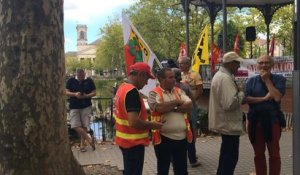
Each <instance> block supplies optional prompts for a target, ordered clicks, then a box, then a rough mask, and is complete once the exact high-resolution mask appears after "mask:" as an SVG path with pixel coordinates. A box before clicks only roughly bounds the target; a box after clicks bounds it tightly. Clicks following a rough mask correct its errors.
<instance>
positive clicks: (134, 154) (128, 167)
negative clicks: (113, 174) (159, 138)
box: [120, 145, 145, 175]
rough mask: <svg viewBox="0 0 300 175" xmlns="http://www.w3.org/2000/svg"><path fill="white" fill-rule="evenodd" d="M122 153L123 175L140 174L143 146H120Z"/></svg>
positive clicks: (143, 152) (142, 162)
mask: <svg viewBox="0 0 300 175" xmlns="http://www.w3.org/2000/svg"><path fill="white" fill-rule="evenodd" d="M120 149H121V151H122V154H123V163H124V171H123V175H142V174H143V166H144V155H145V146H144V145H138V146H135V147H132V148H121V147H120Z"/></svg>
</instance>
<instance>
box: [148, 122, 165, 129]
mask: <svg viewBox="0 0 300 175" xmlns="http://www.w3.org/2000/svg"><path fill="white" fill-rule="evenodd" d="M163 123H164V122H163ZM163 123H161V122H151V125H150V129H161V127H162V126H163Z"/></svg>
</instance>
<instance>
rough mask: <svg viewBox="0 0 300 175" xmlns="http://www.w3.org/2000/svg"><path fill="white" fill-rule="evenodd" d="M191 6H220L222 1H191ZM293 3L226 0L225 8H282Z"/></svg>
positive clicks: (272, 0)
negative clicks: (266, 6) (267, 6)
mask: <svg viewBox="0 0 300 175" xmlns="http://www.w3.org/2000/svg"><path fill="white" fill-rule="evenodd" d="M190 3H191V4H193V5H195V6H205V5H207V4H215V5H217V6H222V0H191V1H190ZM292 3H294V0H227V1H226V6H230V7H259V6H265V5H271V6H278V5H279V6H283V5H287V4H292Z"/></svg>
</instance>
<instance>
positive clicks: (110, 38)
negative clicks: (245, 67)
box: [93, 0, 293, 72]
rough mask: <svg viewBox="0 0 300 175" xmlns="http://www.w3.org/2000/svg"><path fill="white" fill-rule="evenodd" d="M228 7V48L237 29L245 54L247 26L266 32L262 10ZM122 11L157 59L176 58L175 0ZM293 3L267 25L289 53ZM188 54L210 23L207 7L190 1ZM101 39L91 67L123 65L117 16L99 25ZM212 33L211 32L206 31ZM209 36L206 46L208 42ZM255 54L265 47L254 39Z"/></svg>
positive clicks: (179, 31) (153, 0)
mask: <svg viewBox="0 0 300 175" xmlns="http://www.w3.org/2000/svg"><path fill="white" fill-rule="evenodd" d="M227 11H228V21H229V23H228V29H227V32H228V34H227V42H228V43H227V50H228V51H230V50H232V49H233V46H234V41H235V36H236V33H237V32H239V34H240V41H239V46H240V54H241V55H242V56H243V57H247V56H248V55H249V53H250V45H249V42H246V41H245V36H246V34H245V33H246V27H248V26H255V28H256V33H257V34H258V33H260V34H264V35H265V34H266V25H265V22H264V18H263V16H262V14H261V12H260V11H259V10H257V9H255V8H243V9H239V8H235V7H230V8H228V9H227ZM124 12H125V13H126V14H127V16H128V17H129V18H130V20H131V21H132V23H133V24H134V26H135V27H136V28H137V30H138V31H139V33H140V34H141V35H142V37H143V39H144V40H145V41H146V43H147V44H148V45H149V47H150V48H151V50H152V51H153V52H154V53H155V54H156V56H157V57H158V59H160V60H164V59H167V58H173V59H177V57H178V53H179V46H180V44H181V43H182V42H185V41H186V39H185V37H186V30H185V21H186V18H185V13H184V11H183V8H182V6H181V4H180V1H178V0H139V1H137V2H136V3H135V4H134V5H132V6H131V7H129V8H128V9H125V10H124ZM292 13H293V9H292V5H289V6H286V7H283V8H280V9H279V10H277V11H276V13H275V15H274V17H273V20H272V22H271V25H270V31H271V35H270V36H272V35H273V34H275V33H276V36H275V37H276V40H277V42H278V43H281V44H282V45H283V43H285V52H286V54H285V55H287V54H290V53H292V52H291V51H292V32H291V31H292V23H291V22H292V20H291V19H292V16H293V15H292ZM189 14H190V18H189V29H190V50H189V52H190V55H192V54H193V52H194V50H195V47H196V45H197V42H198V40H199V36H200V34H201V32H202V30H203V28H204V27H205V25H210V23H209V16H208V14H207V11H206V10H205V9H204V8H201V7H195V6H192V5H190V13H189ZM222 28H223V27H222V11H220V12H218V15H217V17H216V22H215V24H214V34H215V36H214V42H215V43H218V39H217V38H218V34H219V33H220V32H221V30H222ZM100 33H101V43H100V45H99V46H98V49H97V57H96V61H95V63H94V65H93V66H94V69H95V70H96V71H97V72H99V71H100V70H105V69H115V68H117V69H124V51H123V45H124V43H123V33H122V24H121V21H120V16H116V17H115V18H113V19H111V20H110V21H109V22H108V23H107V24H106V25H105V26H104V27H103V28H101V29H100ZM209 35H211V33H209ZM210 38H211V37H209V46H210V42H211V39H210ZM253 51H254V54H256V55H255V56H258V54H259V53H261V54H263V53H265V52H266V47H265V48H262V47H259V46H257V45H256V44H255V42H253Z"/></svg>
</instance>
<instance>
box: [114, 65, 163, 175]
mask: <svg viewBox="0 0 300 175" xmlns="http://www.w3.org/2000/svg"><path fill="white" fill-rule="evenodd" d="M149 78H152V79H154V76H153V75H152V73H151V70H150V67H149V65H148V64H146V63H142V62H138V63H135V64H133V65H132V66H131V67H130V73H129V76H128V81H127V82H125V83H123V84H121V85H120V87H119V89H118V91H117V93H116V97H115V98H116V101H115V108H116V109H115V120H116V124H115V126H116V137H115V141H116V144H117V145H119V147H120V149H121V151H122V154H123V163H124V172H123V175H142V173H143V165H144V154H145V146H147V145H149V139H148V137H149V129H160V128H161V127H162V123H160V122H149V121H147V120H148V116H147V112H146V107H145V104H144V101H143V98H142V96H141V95H140V93H139V91H138V90H139V89H142V88H143V87H144V86H145V85H146V84H147V82H148V79H149Z"/></svg>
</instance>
